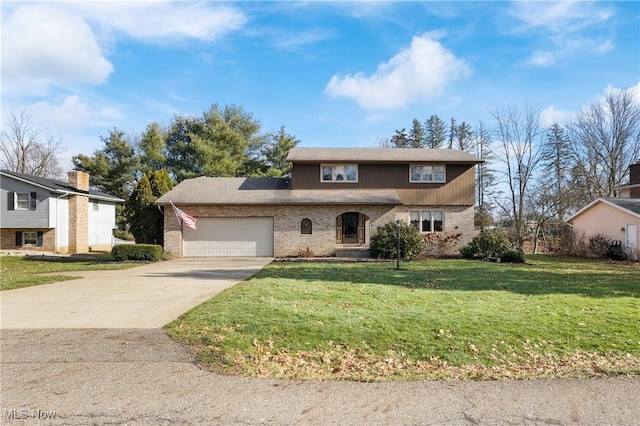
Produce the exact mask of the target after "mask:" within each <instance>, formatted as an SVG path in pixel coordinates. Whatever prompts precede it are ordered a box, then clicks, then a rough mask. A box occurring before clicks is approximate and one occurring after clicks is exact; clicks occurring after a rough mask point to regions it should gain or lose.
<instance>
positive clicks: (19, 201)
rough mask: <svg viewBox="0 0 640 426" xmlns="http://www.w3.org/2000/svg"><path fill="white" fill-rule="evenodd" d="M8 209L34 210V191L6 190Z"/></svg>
mask: <svg viewBox="0 0 640 426" xmlns="http://www.w3.org/2000/svg"><path fill="white" fill-rule="evenodd" d="M7 194H8V197H9V199H8V202H7V207H8V210H35V209H36V202H37V193H36V192H8V193H7Z"/></svg>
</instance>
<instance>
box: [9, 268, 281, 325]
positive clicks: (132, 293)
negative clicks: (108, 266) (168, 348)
mask: <svg viewBox="0 0 640 426" xmlns="http://www.w3.org/2000/svg"><path fill="white" fill-rule="evenodd" d="M271 260H272V259H271V258H264V257H251V258H215V259H214V258H196V259H179V260H171V261H166V262H158V263H151V264H148V265H143V266H139V267H136V268H133V269H127V270H120V271H88V272H69V273H65V275H74V276H81V277H83V278H81V279H77V280H72V281H62V282H58V283H53V284H45V285H41V286H35V287H27V288H22V289H16V290H8V291H2V292H0V307H1V308H2V313H1V314H0V328H3V329H33V328H40V329H41V328H76V329H77V328H161V327H162V326H164V325H165V324H167V323H168V322H170V321H172V320H174V319H176V318H177V317H178V316H179V315H181V314H182V313H184V312H186V311H188V310H189V309H191V308H193V307H195V306H197V305H199V304H200V303H202V302H204V301H205V300H207V299H209V298H210V297H211V296H213V295H215V294H217V293H219V292H220V291H222V290H224V289H225V288H228V287H231V286H232V285H234V284H236V283H237V282H238V281H241V280H243V279H245V278H247V277H249V276H251V275H253V274H255V273H256V272H257V271H259V270H260V269H262V268H263V267H264V266H265V265H266V264H268V263H269V262H271Z"/></svg>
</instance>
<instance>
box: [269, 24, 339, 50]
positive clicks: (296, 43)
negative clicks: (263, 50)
mask: <svg viewBox="0 0 640 426" xmlns="http://www.w3.org/2000/svg"><path fill="white" fill-rule="evenodd" d="M335 36H336V32H335V30H332V29H311V30H308V31H302V32H299V33H297V34H279V35H278V37H279V39H278V40H276V41H275V44H276V46H277V47H279V48H282V49H290V50H294V49H297V48H299V47H303V46H308V45H311V44H315V43H318V42H320V41H324V40H329V39H332V38H335Z"/></svg>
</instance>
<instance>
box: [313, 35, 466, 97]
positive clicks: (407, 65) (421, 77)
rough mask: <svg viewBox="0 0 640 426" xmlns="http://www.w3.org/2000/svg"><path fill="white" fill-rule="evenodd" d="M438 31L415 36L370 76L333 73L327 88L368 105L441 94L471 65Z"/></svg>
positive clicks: (328, 92) (330, 91) (333, 93)
mask: <svg viewBox="0 0 640 426" xmlns="http://www.w3.org/2000/svg"><path fill="white" fill-rule="evenodd" d="M438 38H439V36H438V35H437V34H433V33H429V34H424V35H422V36H420V37H417V36H416V37H414V38H413V40H412V41H411V45H410V46H409V47H408V48H405V49H403V50H401V51H400V52H399V53H398V54H396V55H395V56H394V57H393V58H391V59H390V60H389V61H388V62H385V63H382V64H380V65H378V69H377V70H376V72H375V73H374V74H373V75H371V76H369V77H367V76H366V75H365V74H364V73H362V72H358V73H356V74H354V75H352V76H338V75H334V76H333V77H331V80H330V81H329V83H328V84H327V86H326V88H325V93H326V94H327V95H329V96H330V97H332V98H337V97H348V98H352V99H354V100H355V101H356V102H357V103H358V104H359V105H360V106H362V107H363V108H368V109H393V108H401V107H404V106H406V105H407V104H408V103H410V102H413V101H419V100H423V99H430V98H434V97H437V96H439V95H440V94H441V93H442V92H443V91H444V88H445V86H446V85H447V83H449V82H451V81H453V80H456V79H459V78H462V77H464V76H466V75H467V74H468V73H469V67H468V65H467V64H466V63H465V62H464V61H463V60H461V59H458V58H457V57H456V56H455V55H454V54H453V53H451V52H450V51H448V50H447V49H445V48H444V47H443V46H442V44H440V43H439V42H438V41H437V40H438Z"/></svg>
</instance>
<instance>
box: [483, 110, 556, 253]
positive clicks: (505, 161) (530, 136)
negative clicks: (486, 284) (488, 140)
mask: <svg viewBox="0 0 640 426" xmlns="http://www.w3.org/2000/svg"><path fill="white" fill-rule="evenodd" d="M492 115H493V118H494V119H495V126H496V127H495V129H494V137H495V139H496V142H497V144H498V146H497V148H496V151H494V155H495V156H496V158H497V162H498V163H500V164H501V166H500V167H499V168H498V170H496V173H498V174H499V175H502V180H503V182H504V183H505V184H506V188H507V197H506V198H505V199H502V200H499V201H497V204H498V205H499V206H500V207H501V208H502V210H503V211H504V213H505V214H506V215H507V216H508V218H509V219H510V220H511V222H512V225H513V239H514V243H515V244H516V246H517V247H518V248H519V249H521V250H522V249H523V248H524V240H525V238H526V236H527V233H528V227H527V226H526V225H527V196H528V191H529V189H530V184H531V183H532V181H533V177H534V173H535V171H536V168H537V167H538V163H539V161H540V158H541V146H542V140H543V138H544V131H543V129H542V126H541V124H540V113H539V111H537V110H535V109H533V108H531V107H528V106H527V107H525V108H524V109H519V108H517V107H515V106H511V107H508V108H504V107H498V108H496V109H495V110H494V111H493V113H492Z"/></svg>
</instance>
